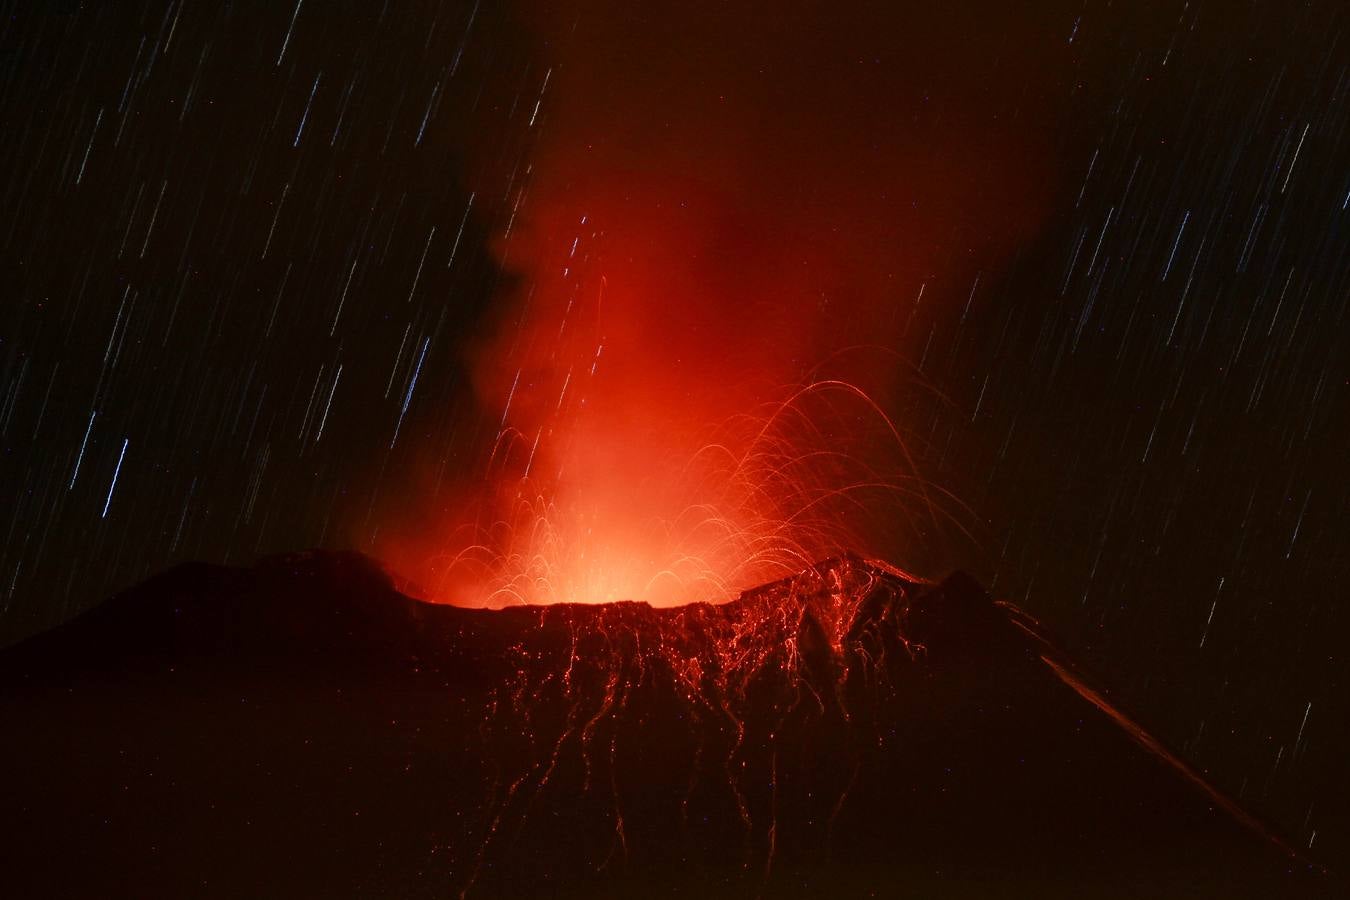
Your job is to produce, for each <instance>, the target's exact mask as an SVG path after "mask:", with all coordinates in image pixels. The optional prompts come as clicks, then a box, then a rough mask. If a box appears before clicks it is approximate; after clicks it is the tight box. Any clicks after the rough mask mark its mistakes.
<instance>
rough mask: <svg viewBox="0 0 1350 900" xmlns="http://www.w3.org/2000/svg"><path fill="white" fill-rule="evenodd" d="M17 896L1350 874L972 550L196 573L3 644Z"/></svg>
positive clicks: (1009, 888)
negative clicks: (626, 583) (476, 592)
mask: <svg viewBox="0 0 1350 900" xmlns="http://www.w3.org/2000/svg"><path fill="white" fill-rule="evenodd" d="M0 716H3V721H4V722H5V723H6V728H5V738H4V740H3V741H0V762H2V763H3V769H2V771H3V772H4V773H5V777H4V779H3V783H2V786H0V792H2V793H3V796H0V809H2V810H3V811H4V818H5V824H4V828H3V833H4V838H3V841H0V859H3V860H4V862H3V868H0V872H2V873H3V877H4V879H5V881H6V882H7V883H9V884H12V885H14V886H15V887H14V889H13V890H12V891H6V893H7V894H8V895H9V896H14V897H89V896H100V897H114V896H115V897H241V896H249V897H319V896H322V897H356V896H360V897H446V896H469V897H497V896H533V897H540V896H560V897H562V896H565V897H655V896H703V897H708V896H712V897H724V896H725V897H746V896H763V897H863V896H866V897H901V896H905V897H924V898H933V897H953V898H955V897H972V896H978V897H1145V896H1147V897H1236V896H1240V897H1285V896H1330V895H1332V894H1333V893H1336V891H1337V890H1338V889H1340V888H1341V887H1342V885H1339V884H1336V885H1333V884H1332V876H1329V875H1328V874H1326V873H1325V872H1324V871H1323V870H1322V869H1320V868H1319V867H1317V866H1315V865H1313V864H1312V863H1311V862H1310V861H1308V860H1307V859H1305V858H1303V857H1302V856H1300V855H1299V854H1298V853H1296V852H1294V851H1293V850H1291V849H1290V848H1289V847H1288V846H1287V845H1286V844H1284V843H1283V842H1282V841H1281V839H1280V838H1279V836H1278V835H1277V834H1275V833H1274V832H1273V831H1272V830H1270V829H1269V828H1267V827H1265V826H1264V825H1263V824H1262V823H1261V822H1259V821H1258V820H1257V819H1255V818H1253V817H1252V816H1250V815H1248V814H1247V813H1246V812H1245V811H1243V810H1242V809H1241V808H1240V807H1239V806H1238V805H1236V804H1235V803H1234V802H1233V801H1231V800H1230V799H1228V798H1227V797H1225V796H1224V795H1223V794H1222V793H1220V792H1219V791H1217V790H1216V789H1215V788H1214V787H1213V786H1211V785H1210V784H1209V783H1207V781H1206V780H1205V779H1204V778H1203V777H1202V775H1201V774H1200V773H1198V772H1197V771H1196V770H1194V769H1193V768H1191V767H1190V766H1189V765H1188V764H1187V763H1186V762H1184V761H1183V760H1182V759H1181V758H1179V757H1178V756H1177V755H1175V754H1173V753H1172V752H1171V751H1169V750H1168V749H1167V748H1166V747H1164V746H1163V744H1162V743H1161V742H1159V741H1158V740H1157V739H1155V738H1154V737H1152V736H1151V735H1150V734H1149V733H1148V731H1146V730H1145V729H1144V728H1143V727H1141V726H1140V725H1139V724H1138V723H1137V722H1136V721H1135V720H1134V719H1132V718H1131V717H1130V716H1128V715H1126V714H1125V713H1124V712H1123V711H1121V710H1120V709H1119V708H1118V707H1117V706H1116V705H1115V704H1114V703H1113V702H1112V700H1111V699H1110V694H1109V692H1108V691H1107V690H1105V689H1104V688H1102V687H1100V686H1098V685H1096V684H1094V683H1093V682H1092V681H1091V680H1090V679H1089V678H1088V677H1087V676H1085V675H1084V674H1083V672H1082V671H1081V668H1080V667H1079V666H1077V665H1075V664H1074V663H1073V662H1072V660H1070V659H1069V657H1068V656H1067V655H1066V654H1065V653H1063V652H1062V651H1061V650H1060V649H1059V648H1058V647H1057V646H1056V645H1055V643H1054V642H1053V641H1052V640H1051V639H1050V638H1049V637H1047V635H1046V633H1045V630H1044V629H1043V628H1041V627H1040V626H1039V625H1038V624H1037V623H1036V622H1035V621H1034V620H1032V619H1031V618H1030V617H1029V616H1027V615H1026V614H1025V613H1023V612H1021V611H1020V610H1018V609H1017V608H1015V607H1013V606H1011V605H1008V604H1005V603H998V602H995V601H993V600H991V599H990V597H989V596H988V595H987V594H986V593H985V591H984V590H983V589H982V588H981V587H980V585H979V584H978V583H977V582H976V581H975V580H974V579H972V578H971V577H969V576H966V575H963V574H956V575H953V576H951V577H949V578H947V579H946V580H944V581H942V582H940V583H929V582H924V581H922V580H919V579H916V578H912V577H910V576H907V575H905V574H904V573H902V572H899V571H897V570H895V569H893V568H890V567H888V566H886V565H884V564H882V563H877V562H870V561H866V560H863V559H860V558H857V557H853V556H847V555H845V556H841V557H839V558H836V559H832V560H829V561H826V562H823V563H820V564H818V565H816V566H814V567H812V568H811V569H809V570H807V571H804V572H802V573H801V574H799V575H797V576H796V577H793V578H790V579H787V580H785V581H781V582H778V583H775V584H770V585H766V586H764V587H761V588H758V589H755V590H751V591H748V592H746V593H744V594H743V595H741V596H740V597H739V598H738V599H736V600H734V601H732V602H730V603H725V604H721V605H711V604H692V605H688V606H683V607H676V608H671V609H654V608H652V607H650V606H647V605H646V604H639V603H610V604H597V605H584V604H564V605H555V606H540V607H513V608H507V609H502V610H470V609H462V608H457V607H451V606H444V605H434V604H428V603H423V602H420V601H417V600H414V599H412V598H410V597H408V596H406V595H404V594H402V593H400V592H399V591H398V590H396V589H395V587H394V584H393V582H392V581H391V580H390V579H389V578H388V577H387V576H386V575H385V574H384V573H383V572H382V571H381V570H380V569H379V568H378V566H376V565H375V564H374V563H372V562H371V561H369V560H367V559H365V558H364V557H360V556H357V555H354V554H331V553H319V552H311V553H306V554H299V555H288V556H284V557H276V558H270V559H266V560H263V561H261V562H259V563H258V564H256V565H255V566H253V567H250V568H235V567H222V566H212V565H205V564H191V565H185V566H180V567H178V568H175V569H173V570H170V571H168V572H166V573H164V574H162V575H160V576H157V577H155V578H153V579H151V580H149V581H147V582H145V583H144V584H142V585H140V586H139V587H136V588H134V589H132V590H130V591H127V592H125V593H123V594H121V595H119V596H117V597H114V598H112V599H111V600H109V601H108V602H106V603H104V604H102V605H101V606H99V607H96V608H95V609H93V610H92V611H90V612H88V613H86V614H84V615H83V616H81V617H79V618H77V619H76V620H74V621H72V622H70V623H68V624H67V625H65V626H62V627H60V628H57V629H55V630H53V631H50V632H47V633H45V634H41V635H38V636H36V637H33V638H30V639H28V640H27V641H25V642H22V643H20V644H18V645H16V646H13V647H11V648H9V649H7V650H5V651H3V652H2V653H0Z"/></svg>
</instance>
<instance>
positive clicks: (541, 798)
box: [464, 556, 923, 891]
mask: <svg viewBox="0 0 1350 900" xmlns="http://www.w3.org/2000/svg"><path fill="white" fill-rule="evenodd" d="M920 586H921V582H919V581H918V580H917V579H914V578H912V577H911V576H908V575H906V574H905V573H903V572H900V571H899V570H896V569H893V568H891V567H888V566H885V565H884V564H880V563H869V562H864V561H863V560H862V559H860V558H857V557H854V556H843V557H839V558H836V559H833V560H829V561H827V562H824V563H821V564H818V565H816V566H813V567H810V568H808V569H807V570H806V571H805V572H803V573H802V574H799V575H798V576H796V577H793V578H790V579H786V580H783V581H779V582H777V583H774V584H770V585H767V586H765V587H763V588H759V589H756V590H754V591H751V592H748V593H746V594H743V595H742V596H741V597H740V598H738V599H737V600H736V601H734V602H732V603H728V604H721V605H714V604H709V603H697V604H691V605H687V606H682V607H678V608H676V609H671V610H666V611H663V612H660V613H655V614H654V611H653V610H651V608H650V607H648V606H647V605H646V604H640V603H613V604H604V605H599V606H590V605H584V604H559V605H554V606H544V607H533V608H530V609H528V610H517V611H515V613H518V614H521V615H525V616H528V618H529V619H530V622H529V624H528V627H526V628H524V629H523V630H522V631H520V632H518V634H519V638H518V640H516V641H515V642H514V643H513V644H512V646H511V647H510V648H509V658H510V660H511V661H510V663H509V668H508V669H507V675H506V677H505V678H504V680H503V683H502V684H500V685H499V686H498V687H497V688H495V689H494V691H493V696H494V697H496V698H497V700H496V701H495V702H494V703H492V704H490V705H489V706H488V707H487V708H485V712H486V713H487V714H486V715H485V717H484V719H483V721H482V722H481V724H480V726H479V728H478V735H479V739H480V740H481V742H482V747H481V752H482V753H483V754H484V757H485V758H490V759H492V760H493V761H494V764H495V765H497V766H499V767H500V769H499V772H500V779H501V782H502V783H505V784H506V785H507V786H506V788H505V789H504V790H503V789H501V788H500V787H498V788H494V789H492V790H491V791H490V792H489V794H490V796H488V797H485V798H484V800H485V805H484V806H483V807H482V810H483V815H484V816H486V818H485V825H484V827H483V829H482V832H481V834H482V838H481V841H480V842H479V843H478V845H477V848H476V850H475V859H474V860H473V863H472V865H469V866H466V869H467V870H468V871H469V872H470V873H471V874H470V875H469V877H468V879H467V883H466V884H465V885H464V889H465V890H466V891H467V890H468V888H469V887H471V886H472V883H473V881H474V880H475V879H476V878H477V873H478V872H480V871H481V870H482V867H483V866H484V865H485V864H487V863H488V861H491V860H493V859H496V858H498V856H499V855H500V854H510V853H511V852H512V851H513V848H515V847H517V846H518V845H519V844H521V843H523V842H528V841H529V840H530V838H531V834H532V829H536V828H547V827H550V826H551V824H552V823H547V822H535V821H533V820H532V816H537V815H538V814H539V813H538V811H539V810H541V809H549V810H557V809H558V808H560V806H566V805H569V804H570V805H574V806H575V807H576V808H577V809H579V810H582V811H586V813H587V814H589V815H591V816H596V817H607V818H608V820H609V821H610V822H611V824H612V831H611V834H612V844H611V845H610V846H608V847H606V848H601V849H600V850H598V851H597V852H596V853H595V855H594V857H593V858H594V859H595V860H596V862H595V863H594V865H595V867H596V869H597V871H600V870H603V869H605V868H606V867H608V866H612V865H616V864H617V865H624V864H626V863H627V861H628V857H629V855H630V853H637V854H639V855H640V856H641V855H644V854H646V855H649V854H650V853H651V852H652V848H650V847H646V846H643V845H640V844H638V845H635V844H633V840H634V837H633V836H630V834H629V831H628V827H627V824H626V823H627V810H628V808H629V806H630V804H632V805H636V806H637V807H638V814H639V816H640V817H644V818H645V817H648V816H650V815H651V814H652V811H653V810H652V807H653V805H654V804H657V805H659V803H660V802H665V801H669V802H670V803H671V804H673V805H674V806H673V807H672V809H671V810H670V811H669V812H670V814H671V815H672V819H673V820H676V821H680V822H681V823H682V826H681V830H682V831H683V832H685V833H686V834H692V837H693V838H694V839H695V840H697V832H698V829H699V828H700V827H706V823H707V822H708V820H709V819H710V818H712V819H714V820H717V819H718V818H720V819H722V820H724V821H725V820H726V817H728V816H729V817H730V819H731V820H732V821H738V822H739V823H740V828H741V831H742V835H743V841H742V842H741V844H740V846H739V847H736V848H734V850H735V853H736V854H737V857H736V858H735V859H731V860H729V861H730V862H732V863H734V864H735V865H736V866H737V867H738V868H739V869H741V870H742V871H746V872H759V873H760V876H759V877H760V878H761V879H762V880H767V879H768V878H769V877H770V873H771V872H772V866H773V858H774V853H775V849H776V847H777V846H778V843H779V841H780V840H781V839H782V837H781V836H780V834H781V832H780V826H779V821H778V820H779V809H780V808H781V806H782V805H783V804H789V805H792V806H793V808H794V810H797V809H799V808H800V806H801V805H802V804H803V803H805V804H807V805H809V806H811V807H812V808H815V813H814V814H813V816H811V817H810V819H809V821H812V822H816V823H820V826H821V827H820V828H819V829H817V830H820V834H819V835H816V836H815V838H814V839H816V840H819V841H820V842H821V843H822V845H823V844H825V843H827V841H828V837H829V830H830V827H831V826H832V824H833V822H834V820H835V819H837V817H838V816H839V814H840V811H841V810H842V809H843V807H844V806H845V804H846V802H847V791H848V788H849V786H850V784H851V783H852V781H853V780H854V779H855V778H856V777H857V767H858V765H860V762H859V760H860V758H861V757H860V754H861V753H862V752H863V751H865V750H868V749H875V748H876V747H878V746H881V745H883V744H884V743H885V742H886V740H887V737H886V735H885V734H883V733H882V731H880V730H878V729H875V728H872V727H871V725H870V724H869V723H871V722H873V721H875V720H877V718H878V713H879V705H880V704H883V703H885V702H887V699H888V698H889V697H890V695H891V676H890V671H891V670H893V664H894V661H895V660H896V659H898V658H899V657H903V658H904V659H906V660H910V661H912V660H913V659H914V658H915V657H916V655H918V654H921V653H922V650H923V648H922V646H921V645H919V644H918V643H916V642H913V641H909V640H907V639H906V638H905V637H904V630H903V627H902V626H903V619H904V616H905V608H906V603H907V601H908V599H909V596H910V594H911V592H912V591H914V590H915V589H917V588H919V587H920ZM893 654H898V655H899V657H893ZM634 715H643V716H653V717H654V718H660V719H662V720H666V721H676V722H680V723H682V725H683V727H682V728H681V730H680V732H679V733H676V734H659V735H647V734H644V733H643V730H642V728H641V727H639V728H638V729H636V730H634V728H633V719H632V716H634ZM822 722H824V723H829V722H834V723H836V724H837V726H838V728H837V729H836V728H824V729H822V728H821V727H820V726H821V723H822ZM638 724H639V725H641V724H642V723H641V722H639V723H638ZM808 734H816V735H819V734H832V737H831V738H830V739H829V740H828V742H827V743H828V746H809V745H802V744H800V743H799V741H800V740H801V738H802V736H803V735H808ZM816 740H817V741H819V738H817V739H816ZM653 752H656V753H660V754H661V755H662V758H663V760H664V761H665V762H666V763H669V762H670V761H671V759H672V757H674V758H676V759H679V760H681V761H682V762H681V763H680V764H678V765H676V766H673V767H668V771H669V776H670V778H671V779H673V780H672V782H671V784H669V785H665V784H662V785H659V786H656V787H655V789H654V786H653V785H652V784H650V783H649V781H650V772H649V771H646V764H647V763H648V762H650V758H651V757H650V754H652V753H653ZM818 758H821V759H823V758H828V759H829V760H830V761H831V762H830V766H833V767H838V768H839V771H840V772H843V773H848V778H846V779H833V780H832V779H830V778H825V779H823V782H824V783H825V784H827V785H831V784H832V785H833V787H834V789H833V790H832V791H830V792H829V793H828V795H826V794H820V793H817V794H815V795H811V794H809V793H808V795H807V796H802V795H801V792H800V786H799V784H798V780H799V779H801V778H802V777H803V775H802V773H803V771H804V769H803V766H806V767H807V770H810V769H812V768H815V766H814V765H813V764H812V760H815V759H818ZM766 774H767V778H768V780H767V781H765V777H766ZM812 777H814V778H815V779H816V784H817V786H819V784H820V783H821V781H822V780H821V779H820V778H819V776H818V774H817V775H813V776H812ZM644 778H645V779H647V780H644ZM834 781H838V784H834V783H833V782H834ZM629 786H631V787H632V790H629V789H628V787H629ZM666 789H668V790H666ZM662 792H664V798H665V799H664V800H663V801H654V800H653V799H652V797H654V796H656V795H658V794H660V793H662ZM644 794H645V796H644ZM630 797H631V799H630ZM545 798H547V799H545ZM691 806H692V807H693V808H694V809H695V810H696V811H697V812H698V813H699V815H697V816H692V817H691V816H690V808H691ZM554 815H556V812H555V813H554ZM791 839H792V840H793V841H801V840H802V835H800V834H794V835H792V836H791ZM638 840H640V837H639V838H638ZM728 852H729V848H726V847H723V848H721V849H720V850H718V851H717V853H718V854H720V855H726V853H728Z"/></svg>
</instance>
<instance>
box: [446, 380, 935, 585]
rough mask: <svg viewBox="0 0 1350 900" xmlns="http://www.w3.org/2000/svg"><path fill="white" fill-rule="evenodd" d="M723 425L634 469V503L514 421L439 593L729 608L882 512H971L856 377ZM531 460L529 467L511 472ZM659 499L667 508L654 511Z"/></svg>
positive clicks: (457, 534) (853, 540) (895, 526)
mask: <svg viewBox="0 0 1350 900" xmlns="http://www.w3.org/2000/svg"><path fill="white" fill-rule="evenodd" d="M569 376H570V373H569ZM515 391H516V381H515V380H513V382H512V393H511V396H512V397H514V396H515ZM720 432H721V433H719V434H718V435H717V439H716V440H712V441H707V442H705V443H703V444H701V445H700V446H698V448H697V449H696V450H695V451H694V452H692V453H691V454H690V456H689V457H688V458H686V459H685V460H683V462H681V463H679V464H678V465H671V464H670V463H669V460H658V461H655V462H654V463H653V464H652V465H651V466H650V467H648V469H647V471H646V472H645V473H644V474H643V475H642V476H641V478H640V480H639V481H637V482H635V481H634V476H633V475H632V473H631V472H630V473H623V475H622V476H621V477H620V479H619V484H620V486H623V487H626V488H627V489H628V490H629V492H630V493H631V496H632V497H633V498H634V499H633V500H632V502H631V503H621V501H624V500H625V499H626V498H627V496H628V495H624V494H616V493H615V489H614V488H612V487H610V486H607V485H604V484H579V483H575V482H571V481H568V480H567V479H566V478H550V477H549V476H547V475H545V474H543V473H541V472H540V471H539V470H540V468H541V467H539V466H538V464H537V462H538V461H537V457H538V456H539V455H540V454H542V452H543V451H542V450H541V448H540V447H539V442H540V437H539V432H536V433H535V434H534V435H532V436H527V435H526V434H524V433H522V432H520V431H518V430H516V429H514V428H512V427H511V426H505V427H503V428H502V429H501V431H500V433H499V435H498V439H497V443H496V447H495V448H494V450H493V453H492V465H491V467H490V470H489V473H488V475H487V476H486V480H487V481H488V482H489V483H493V484H497V485H498V486H499V490H498V493H497V494H496V495H495V496H492V497H490V498H486V499H484V500H483V501H482V502H480V504H479V506H478V514H477V516H476V518H475V519H474V520H473V521H471V522H469V523H466V524H463V525H460V526H459V527H458V528H456V529H455V530H454V531H453V532H452V533H451V535H450V536H449V538H448V539H447V540H446V541H445V543H446V544H448V545H449V546H451V547H454V548H456V549H454V550H453V551H450V552H447V551H444V550H441V551H438V552H437V553H435V554H433V555H432V556H431V557H430V558H429V559H426V560H424V561H423V562H422V566H421V567H422V569H423V571H425V572H427V573H428V581H427V582H426V587H427V588H429V590H428V594H429V595H430V597H431V598H433V599H437V600H440V601H444V602H451V603H455V604H456V605H464V606H488V607H501V606H509V605H514V604H555V603H570V602H610V601H615V600H625V599H632V600H643V601H648V602H651V603H653V604H654V605H658V606H669V605H674V604H678V603H687V602H691V601H696V600H698V601H713V602H720V601H725V600H728V599H731V598H732V597H734V596H735V595H736V592H737V591H739V590H741V589H743V588H745V587H746V586H748V585H752V584H759V583H764V582H767V581H772V580H775V579H779V578H783V577H785V576H786V575H788V574H790V573H793V572H798V571H801V570H802V569H803V568H805V567H808V566H810V565H811V564H812V563H813V562H814V561H815V560H818V559H821V558H822V557H824V556H827V555H828V554H830V553H831V552H833V551H834V549H835V548H837V547H841V546H850V547H866V546H867V542H866V541H865V540H864V537H863V533H864V532H865V531H866V527H864V526H873V527H874V526H875V525H876V524H877V522H876V520H877V519H878V518H880V519H884V524H885V526H886V527H887V528H888V529H889V530H891V531H896V530H903V529H904V526H905V524H906V522H909V523H912V524H915V525H916V530H917V523H919V522H929V523H931V522H940V521H943V520H947V521H952V522H956V521H958V517H959V516H960V515H961V514H962V513H961V504H960V503H959V501H956V500H955V498H953V497H951V496H950V495H949V494H947V493H945V492H944V491H942V490H941V489H939V488H936V487H935V486H933V485H931V484H929V483H928V482H926V481H925V480H924V479H923V478H922V477H920V476H919V475H918V474H917V468H918V466H917V463H916V462H915V458H914V453H913V452H912V451H911V448H910V447H909V446H908V443H907V442H906V440H905V438H904V437H903V436H902V434H901V432H900V429H899V427H898V426H897V425H896V424H895V422H894V421H893V420H892V419H891V417H890V416H889V415H888V414H887V413H886V412H885V411H884V410H883V409H882V407H881V406H880V404H879V403H877V402H876V401H875V400H873V399H872V398H871V397H870V396H869V395H868V394H867V393H866V392H865V391H864V390H863V389H862V388H860V387H858V386H857V385H855V384H852V383H850V382H847V381H843V380H837V379H821V380H817V381H814V382H812V383H810V384H807V385H805V386H802V387H799V388H797V389H795V390H792V391H791V392H789V393H788V394H787V395H786V396H785V397H784V398H783V399H781V400H779V401H777V402H775V403H772V404H769V405H767V406H766V407H765V409H763V410H762V411H760V412H758V413H755V414H744V415H740V416H737V417H734V418H733V419H731V420H729V421H728V422H726V423H725V424H724V425H723V427H722V428H721V429H720ZM521 460H525V465H526V469H525V471H524V473H522V474H520V475H518V476H512V475H511V474H510V472H511V467H512V464H513V462H514V463H519V462H520V461H521ZM531 470H533V471H534V472H535V474H533V475H532V474H530V472H531ZM593 495H594V496H593ZM645 504H650V505H651V506H652V507H653V508H654V509H655V510H658V511H659V512H656V513H652V514H650V515H647V514H645V513H644V512H643V509H641V508H640V507H641V506H643V505H645ZM666 510H675V511H674V512H673V513H665V514H664V515H662V514H661V513H662V512H664V511H666ZM958 526H959V522H958Z"/></svg>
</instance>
